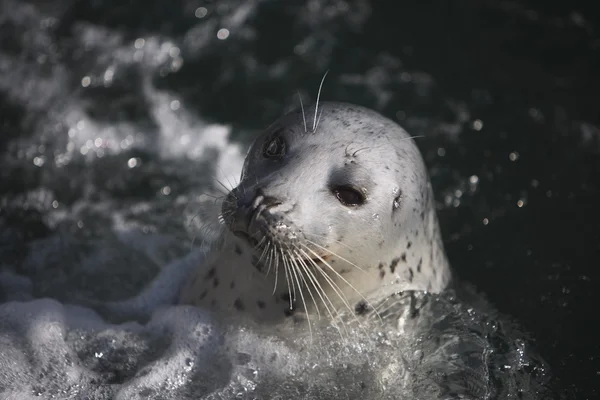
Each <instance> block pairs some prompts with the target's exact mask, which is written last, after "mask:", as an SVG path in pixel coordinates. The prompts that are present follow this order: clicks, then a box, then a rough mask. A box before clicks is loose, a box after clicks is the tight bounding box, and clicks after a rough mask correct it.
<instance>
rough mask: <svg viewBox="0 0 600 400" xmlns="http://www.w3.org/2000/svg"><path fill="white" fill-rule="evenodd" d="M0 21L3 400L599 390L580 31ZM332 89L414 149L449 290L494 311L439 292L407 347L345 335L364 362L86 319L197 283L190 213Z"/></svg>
mask: <svg viewBox="0 0 600 400" xmlns="http://www.w3.org/2000/svg"><path fill="white" fill-rule="evenodd" d="M1 4H2V12H1V17H0V18H1V19H0V21H1V22H0V40H1V42H0V43H1V46H0V72H1V74H0V94H1V95H0V109H1V110H2V117H3V118H2V140H1V141H0V149H1V150H2V173H1V174H0V187H1V188H2V189H1V197H0V206H1V211H0V212H1V214H0V221H1V222H0V224H1V225H0V227H1V228H0V257H1V258H0V260H2V261H1V272H0V288H1V289H0V294H1V295H2V299H3V301H4V304H3V305H2V306H0V327H1V329H0V332H2V334H1V336H0V337H1V338H2V343H3V344H2V353H1V354H0V360H2V362H1V363H0V364H1V365H3V366H2V367H1V370H0V388H3V387H4V390H8V392H6V393H12V394H13V395H14V396H16V398H30V397H35V396H37V397H38V398H39V397H41V398H50V397H51V396H54V398H81V397H82V396H87V397H88V398H97V399H103V398H111V396H115V397H116V398H158V397H162V398H186V396H199V395H202V394H204V395H206V396H207V398H210V396H213V398H219V396H221V398H234V397H235V396H238V395H239V396H240V397H241V398H265V397H269V396H276V395H279V396H281V398H298V397H302V396H303V397H306V398H310V397H311V396H312V397H315V396H320V397H321V398H323V397H331V398H345V395H349V396H350V398H353V397H357V396H358V397H361V398H372V397H375V398H379V397H381V396H388V397H389V398H399V397H400V396H405V397H407V398H431V397H435V396H437V395H439V394H440V393H443V394H445V395H446V396H452V395H455V396H456V395H458V394H462V395H465V396H471V397H473V398H482V397H486V396H487V398H520V397H518V396H525V398H535V391H539V392H540V393H545V394H543V395H542V394H540V396H539V397H540V398H548V397H554V398H561V397H562V398H577V399H579V398H586V397H589V398H592V397H593V396H594V394H596V395H597V393H596V389H595V388H594V387H592V383H593V380H594V379H597V371H600V369H599V368H598V365H597V364H598V361H597V359H598V355H599V354H600V351H599V346H598V343H597V339H596V338H597V337H598V333H600V332H597V328H594V327H593V326H592V325H593V324H591V323H590V321H593V320H594V316H595V313H594V312H593V311H590V304H593V302H594V299H595V297H594V293H593V292H594V288H595V287H597V282H598V278H599V277H598V272H597V270H596V269H594V268H593V266H594V265H595V264H594V262H593V261H592V260H594V259H596V260H597V259H598V258H597V256H598V250H596V247H597V246H596V244H597V241H598V234H597V229H595V226H594V223H593V222H594V221H596V220H598V218H597V217H598V211H597V207H596V206H595V204H597V200H595V198H596V197H597V196H596V195H597V193H598V189H600V187H599V183H598V179H597V176H598V172H600V160H599V157H598V153H599V150H600V136H599V133H600V128H599V126H600V120H598V114H597V108H596V106H595V104H598V100H599V99H598V89H599V81H598V75H597V73H596V72H595V71H597V70H600V68H599V67H600V65H599V62H598V61H599V59H598V49H599V48H600V39H599V38H598V34H597V25H596V23H597V21H595V20H594V19H593V15H592V16H590V15H591V14H589V13H586V12H585V11H582V10H571V9H568V8H567V7H566V6H557V7H550V6H528V5H525V4H524V3H517V2H495V1H486V2H475V1H461V2H454V3H452V5H449V4H446V2H434V1H431V2H426V3H425V2H411V1H409V2H406V4H404V5H403V7H402V10H401V12H399V11H398V10H392V9H386V8H385V6H382V5H378V6H375V5H374V4H371V2H367V1H354V2H346V1H341V0H338V1H334V0H331V1H322V2H318V1H307V2H294V4H289V3H283V2H280V1H274V0H271V1H268V0H264V1H258V0H256V1H234V0H228V1H220V2H218V3H217V2H201V1H191V0H190V1H177V2H166V1H157V2H153V3H152V4H148V3H147V2H142V1H138V2H129V3H127V5H122V3H120V2H116V1H114V2H111V1H90V2H77V1H56V2H36V1H30V2H23V1H19V2H17V1H10V0H4V1H2V3H1ZM542 7H545V8H542ZM327 69H330V72H329V75H328V77H327V80H326V82H325V86H324V91H323V98H324V99H327V100H343V101H350V102H356V103H358V104H361V105H365V106H368V107H372V108H375V109H377V110H379V111H381V112H382V113H384V114H385V115H387V116H389V117H391V118H395V119H396V120H398V121H399V122H400V123H401V124H402V125H403V126H404V127H406V128H407V129H408V130H409V131H410V132H411V134H413V135H424V136H425V138H422V139H420V140H419V141H418V144H419V146H420V147H421V148H422V150H423V152H424V155H425V157H426V160H427V163H428V165H429V166H430V172H431V175H432V179H433V183H434V188H435V191H436V195H437V199H438V201H439V213H440V219H441V225H442V230H443V232H444V238H445V243H446V247H447V251H448V255H449V258H450V260H451V262H452V264H453V267H454V270H455V271H456V273H457V275H458V276H460V277H461V278H462V279H463V280H466V281H470V282H472V283H474V284H475V286H476V287H477V289H478V291H480V292H483V293H485V295H486V297H487V298H488V299H489V300H490V302H491V303H492V304H493V305H494V306H495V307H496V308H497V309H499V310H500V312H501V313H502V314H500V315H498V314H496V313H495V312H492V308H491V307H490V306H489V305H487V304H481V302H480V301H479V297H475V299H473V298H472V297H471V296H466V295H463V296H462V297H461V298H460V299H457V298H456V297H455V296H454V295H453V294H452V293H449V294H447V295H444V296H441V297H435V298H432V299H430V301H427V302H426V306H425V308H424V311H423V314H424V315H427V318H424V317H423V318H420V319H418V322H413V324H417V325H419V324H424V325H422V326H421V325H419V326H412V325H410V324H411V322H410V321H408V322H407V323H408V324H409V325H408V326H407V327H406V329H405V330H406V331H408V332H412V333H415V332H416V333H417V334H407V335H403V336H398V335H397V334H396V335H394V333H393V332H395V331H396V330H397V328H398V327H397V326H392V325H393V324H392V323H391V322H388V323H387V324H386V325H384V326H383V327H382V328H381V329H379V330H373V331H371V332H370V333H369V334H365V333H364V332H359V331H357V332H355V335H358V337H359V338H361V339H362V340H361V341H360V342H361V343H362V346H359V347H358V348H357V347H356V346H353V345H352V342H346V341H340V340H338V339H339V336H338V333H337V332H336V331H332V330H330V329H327V328H326V327H323V329H322V332H321V333H320V334H318V335H317V337H315V338H313V340H316V341H322V342H324V343H333V345H332V347H331V348H330V349H328V350H329V353H327V352H326V353H325V354H317V355H315V354H314V353H313V352H311V351H310V349H313V348H314V346H315V345H314V342H311V341H310V337H304V336H299V337H296V338H295V339H296V340H294V341H287V340H285V339H282V338H286V337H290V335H289V334H287V335H286V332H280V333H278V334H273V333H270V332H264V331H262V330H261V329H260V327H255V326H252V325H249V326H246V327H245V328H244V329H243V330H242V331H238V330H235V329H232V330H228V328H227V327H222V326H218V325H217V324H216V323H214V321H212V320H211V319H210V316H209V315H207V314H206V313H204V312H203V311H202V310H197V309H193V308H189V307H172V308H167V309H164V310H162V311H158V312H157V313H155V314H154V315H152V316H149V320H147V321H145V320H143V321H140V322H133V321H128V318H127V317H128V316H129V314H128V312H127V310H123V309H121V312H122V314H121V315H115V313H114V309H111V308H110V307H109V308H108V311H109V312H108V315H105V317H106V318H107V319H108V320H103V319H102V318H100V316H98V315H97V314H95V313H94V312H92V311H91V310H90V309H89V308H86V307H82V306H81V304H89V302H90V301H92V302H102V303H104V302H107V301H112V302H118V301H119V300H123V299H126V298H129V297H130V296H131V294H132V293H138V292H139V291H140V290H142V288H144V287H146V285H147V284H148V283H149V282H150V281H151V279H152V277H153V276H155V275H156V274H157V273H158V272H159V271H160V270H163V269H165V268H169V269H170V270H175V271H179V272H180V273H181V272H182V271H185V270H186V268H189V267H190V265H193V264H194V262H195V261H196V260H197V257H201V251H198V250H195V251H194V252H192V253H191V254H190V248H191V247H192V240H191V239H192V238H193V237H195V236H198V235H199V234H201V235H204V236H210V232H198V225H199V223H200V222H199V220H202V219H203V218H206V217H207V215H206V214H200V215H199V217H198V218H195V219H192V217H193V216H194V215H196V214H197V213H198V210H199V209H202V206H203V204H204V203H205V202H206V201H207V199H206V198H203V197H202V196H201V194H202V193H203V192H204V191H206V190H207V188H208V187H209V186H210V185H211V184H212V182H213V177H217V178H219V179H221V180H224V181H227V180H233V179H235V177H236V174H237V173H238V172H239V170H240V168H241V162H242V160H243V155H244V152H245V148H246V146H247V144H248V143H249V141H250V140H251V138H252V137H253V135H255V134H256V133H257V132H258V131H260V129H261V128H264V127H265V126H266V125H268V124H269V123H270V122H271V121H272V120H273V119H275V118H276V117H277V116H279V115H281V114H282V113H284V112H285V111H286V110H287V109H289V108H291V107H294V106H296V105H297V104H298V103H297V102H298V100H297V96H296V90H299V92H300V94H301V95H302V96H303V97H304V98H305V100H306V99H308V98H309V97H314V96H315V94H316V88H317V87H318V83H319V81H320V78H321V77H322V74H323V73H324V72H325V70H327ZM190 221H191V223H190ZM590 222H592V223H590ZM195 244H196V245H198V244H199V243H198V242H195ZM181 276H184V275H183V274H180V275H177V276H174V278H173V281H172V282H169V283H170V284H171V285H176V284H177V279H179V278H181ZM166 292H168V290H162V291H161V293H166ZM41 298H51V299H54V300H49V299H44V300H34V299H41ZM13 300H16V301H20V303H15V302H10V301H13ZM154 300H155V301H157V299H156V298H154ZM158 300H162V301H164V302H165V303H167V302H168V301H169V298H168V296H166V295H165V297H159V298H158ZM77 304H79V305H80V306H77ZM109 304H114V303H109ZM425 310H428V311H427V312H425ZM105 311H106V310H105ZM111 311H113V313H111ZM509 316H510V317H509ZM590 316H592V318H590ZM391 320H392V321H394V319H393V318H392V319H391ZM524 332H530V334H526V333H524ZM436 340H437V341H436ZM344 343H345V344H346V346H344V345H343V344H344ZM336 346H340V347H336ZM307 349H308V350H307ZM303 350H306V351H303ZM273 354H276V357H275V359H273V358H272V357H273ZM538 354H541V356H542V358H543V359H545V360H546V361H547V363H548V364H549V366H550V369H548V367H547V364H546V363H544V361H542V359H540V357H538ZM277 360H278V361H277ZM545 386H549V387H550V389H549V390H550V391H549V392H547V391H545V389H544V387H545ZM341 388H344V390H345V391H346V393H343V392H340V389H341ZM519 393H520V394H519ZM19 396H20V397H19ZM119 396H120V397H119ZM527 396H532V397H527ZM9 398H10V397H9ZM384 398H385V397H384Z"/></svg>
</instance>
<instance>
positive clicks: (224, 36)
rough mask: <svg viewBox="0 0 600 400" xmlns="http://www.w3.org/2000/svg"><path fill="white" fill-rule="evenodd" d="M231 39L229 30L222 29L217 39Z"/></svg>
mask: <svg viewBox="0 0 600 400" xmlns="http://www.w3.org/2000/svg"><path fill="white" fill-rule="evenodd" d="M228 37H229V29H225V28H221V29H219V31H218V32H217V38H219V39H221V40H225V39H227V38H228Z"/></svg>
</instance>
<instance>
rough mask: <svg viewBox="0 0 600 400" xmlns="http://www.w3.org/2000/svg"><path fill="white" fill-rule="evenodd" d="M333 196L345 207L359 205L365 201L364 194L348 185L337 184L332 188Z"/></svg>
mask: <svg viewBox="0 0 600 400" xmlns="http://www.w3.org/2000/svg"><path fill="white" fill-rule="evenodd" d="M333 193H334V194H335V197H336V198H337V199H338V200H339V202H340V203H342V204H343V205H345V206H347V207H356V206H360V205H362V204H363V203H364V202H365V196H364V195H363V194H362V193H361V192H359V191H358V190H356V189H354V188H353V187H350V186H339V187H336V188H335V189H333Z"/></svg>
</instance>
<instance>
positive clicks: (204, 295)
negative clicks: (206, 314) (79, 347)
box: [198, 290, 208, 300]
mask: <svg viewBox="0 0 600 400" xmlns="http://www.w3.org/2000/svg"><path fill="white" fill-rule="evenodd" d="M207 294H208V292H207V291H206V290H205V291H204V292H202V293H200V297H198V299H200V300H202V299H204V298H205V297H206V295H207Z"/></svg>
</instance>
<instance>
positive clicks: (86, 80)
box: [81, 76, 92, 87]
mask: <svg viewBox="0 0 600 400" xmlns="http://www.w3.org/2000/svg"><path fill="white" fill-rule="evenodd" d="M91 83H92V78H90V77H89V76H84V77H83V78H82V79H81V86H83V87H88V86H90V84H91Z"/></svg>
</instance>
